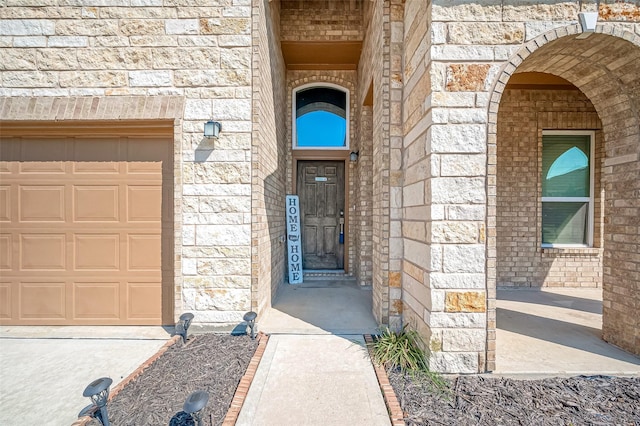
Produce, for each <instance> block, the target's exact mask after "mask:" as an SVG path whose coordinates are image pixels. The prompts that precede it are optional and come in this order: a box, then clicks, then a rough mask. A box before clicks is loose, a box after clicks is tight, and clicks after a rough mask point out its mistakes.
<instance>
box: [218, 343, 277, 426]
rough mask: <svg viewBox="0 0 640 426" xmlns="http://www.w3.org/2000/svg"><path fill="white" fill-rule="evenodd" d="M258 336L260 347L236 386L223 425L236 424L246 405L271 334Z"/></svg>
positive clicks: (231, 425)
mask: <svg viewBox="0 0 640 426" xmlns="http://www.w3.org/2000/svg"><path fill="white" fill-rule="evenodd" d="M258 338H259V339H260V340H259V342H258V347H257V348H256V351H255V353H254V354H253V357H252V358H251V361H249V365H248V366H247V371H245V373H244V376H242V379H240V383H239V384H238V387H237V388H236V393H235V394H234V395H233V399H232V400H231V405H230V406H229V410H227V415H226V416H225V417H224V420H223V421H222V426H233V425H235V424H236V421H237V420H238V416H239V415H240V410H241V409H242V406H243V405H244V401H245V399H247V393H248V392H249V388H250V387H251V383H252V382H253V378H254V377H255V376H256V371H258V366H259V365H260V360H262V355H264V351H265V348H266V347H267V342H268V341H269V336H268V335H266V334H264V333H262V332H260V333H258Z"/></svg>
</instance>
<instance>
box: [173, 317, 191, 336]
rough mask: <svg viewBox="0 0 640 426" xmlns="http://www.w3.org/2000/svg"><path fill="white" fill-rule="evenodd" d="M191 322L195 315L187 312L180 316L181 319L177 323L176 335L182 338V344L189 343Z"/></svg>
mask: <svg viewBox="0 0 640 426" xmlns="http://www.w3.org/2000/svg"><path fill="white" fill-rule="evenodd" d="M191 321H193V314H192V313H191V312H186V313H184V314H182V315H180V319H179V320H178V322H177V323H176V332H175V334H177V335H179V336H182V343H186V342H187V333H188V332H189V326H190V325H191Z"/></svg>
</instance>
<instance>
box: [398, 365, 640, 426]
mask: <svg viewBox="0 0 640 426" xmlns="http://www.w3.org/2000/svg"><path fill="white" fill-rule="evenodd" d="M388 374H389V380H390V382H391V385H392V386H393V388H394V390H395V392H396V395H397V396H398V399H399V401H400V405H401V407H402V409H403V410H404V412H405V419H404V420H405V422H406V424H407V425H452V424H464V425H554V426H555V425H634V426H639V425H640V377H608V376H588V377H587V376H580V377H572V378H548V379H542V380H513V379H505V378H486V377H481V376H460V377H457V378H455V379H452V380H448V381H447V382H448V385H449V389H448V390H446V391H444V392H438V391H434V389H433V388H432V386H431V385H430V384H429V383H428V382H426V381H424V380H422V381H421V380H415V379H413V378H411V377H410V376H407V375H404V374H402V373H400V372H398V371H390V372H388Z"/></svg>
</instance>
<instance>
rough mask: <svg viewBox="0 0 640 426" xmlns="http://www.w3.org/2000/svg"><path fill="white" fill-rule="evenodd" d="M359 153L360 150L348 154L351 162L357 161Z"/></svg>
mask: <svg viewBox="0 0 640 426" xmlns="http://www.w3.org/2000/svg"><path fill="white" fill-rule="evenodd" d="M359 155H360V151H351V154H349V160H351V162H352V163H355V162H356V161H358V157H359Z"/></svg>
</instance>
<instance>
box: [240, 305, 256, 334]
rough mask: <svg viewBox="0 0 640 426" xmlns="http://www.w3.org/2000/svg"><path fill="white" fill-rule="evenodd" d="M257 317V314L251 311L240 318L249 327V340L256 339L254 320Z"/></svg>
mask: <svg viewBox="0 0 640 426" xmlns="http://www.w3.org/2000/svg"><path fill="white" fill-rule="evenodd" d="M257 317H258V314H256V313H255V312H253V311H251V312H247V313H246V314H244V316H243V317H242V319H243V320H245V321H246V322H247V325H248V326H249V328H250V329H251V338H252V339H255V338H256V333H255V327H256V318H257Z"/></svg>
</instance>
